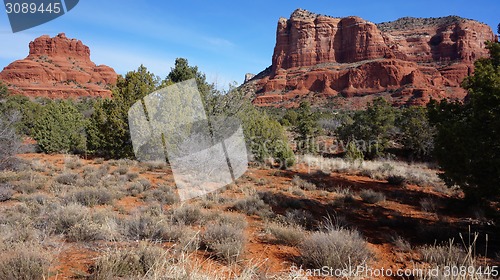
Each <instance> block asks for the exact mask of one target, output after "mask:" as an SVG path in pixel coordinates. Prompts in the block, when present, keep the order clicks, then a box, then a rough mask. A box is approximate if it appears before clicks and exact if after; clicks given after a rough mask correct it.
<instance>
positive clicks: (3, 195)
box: [0, 183, 14, 202]
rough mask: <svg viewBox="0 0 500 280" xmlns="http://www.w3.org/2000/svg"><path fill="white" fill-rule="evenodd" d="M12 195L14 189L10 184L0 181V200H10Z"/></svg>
mask: <svg viewBox="0 0 500 280" xmlns="http://www.w3.org/2000/svg"><path fill="white" fill-rule="evenodd" d="M13 195H14V189H13V187H12V185H11V184H7V183H0V202H4V201H7V200H10V199H11V198H12V196H13Z"/></svg>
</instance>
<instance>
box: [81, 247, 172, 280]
mask: <svg viewBox="0 0 500 280" xmlns="http://www.w3.org/2000/svg"><path fill="white" fill-rule="evenodd" d="M166 257H167V256H166V252H165V251H164V250H163V249H162V248H160V247H157V246H154V245H150V244H147V243H141V244H139V247H138V248H113V249H110V250H108V251H107V252H105V253H104V254H103V255H101V256H100V257H99V258H97V261H96V263H95V265H94V266H93V267H92V275H91V276H90V279H94V280H101V279H102V280H106V279H116V278H124V279H130V278H145V277H147V276H148V275H149V276H151V275H159V274H161V273H162V272H163V271H165V265H166V264H167V261H166Z"/></svg>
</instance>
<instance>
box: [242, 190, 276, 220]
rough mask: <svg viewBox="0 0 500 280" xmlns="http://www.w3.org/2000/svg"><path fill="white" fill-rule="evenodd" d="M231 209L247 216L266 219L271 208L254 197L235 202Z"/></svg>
mask: <svg viewBox="0 0 500 280" xmlns="http://www.w3.org/2000/svg"><path fill="white" fill-rule="evenodd" d="M233 208H234V209H236V210H237V211H240V212H242V213H245V214H247V215H258V216H261V217H268V216H270V215H271V214H272V211H271V207H269V205H267V204H266V203H265V202H264V201H263V200H262V199H260V198H259V197H258V196H256V195H255V196H250V197H247V198H243V199H241V200H238V201H236V202H235V203H234V206H233Z"/></svg>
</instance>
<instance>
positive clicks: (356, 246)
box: [299, 229, 372, 269]
mask: <svg viewBox="0 0 500 280" xmlns="http://www.w3.org/2000/svg"><path fill="white" fill-rule="evenodd" d="M299 251H300V254H301V259H302V262H303V264H304V265H306V266H310V267H313V268H321V267H324V266H327V267H329V268H333V269H345V268H347V267H357V266H359V265H364V264H366V263H367V262H368V261H369V260H370V259H371V258H372V253H371V252H370V250H369V249H368V247H367V244H366V242H365V240H364V239H363V238H362V237H361V235H360V234H359V232H357V231H354V230H348V229H337V230H329V231H326V232H315V233H313V234H311V235H309V236H307V237H306V238H305V239H304V241H303V242H302V243H300V244H299Z"/></svg>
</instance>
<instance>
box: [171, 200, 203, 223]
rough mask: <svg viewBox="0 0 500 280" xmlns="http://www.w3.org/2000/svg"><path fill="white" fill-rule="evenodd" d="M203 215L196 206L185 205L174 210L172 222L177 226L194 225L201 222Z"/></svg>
mask: <svg viewBox="0 0 500 280" xmlns="http://www.w3.org/2000/svg"><path fill="white" fill-rule="evenodd" d="M203 217H204V215H203V213H202V212H201V210H200V208H199V207H198V206H196V205H191V204H185V205H183V206H181V207H178V208H176V209H174V211H173V213H172V218H173V221H174V222H176V223H177V224H183V225H195V224H198V223H200V222H201V221H202V219H203Z"/></svg>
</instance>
